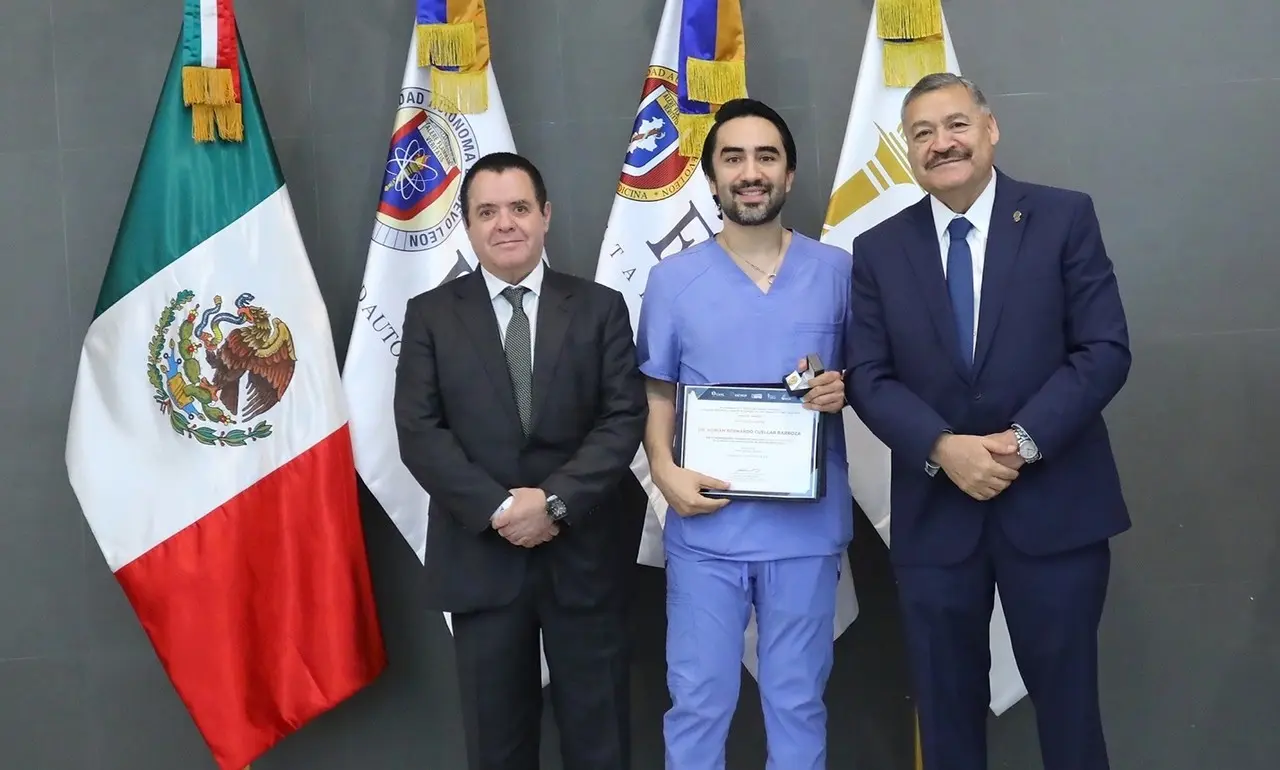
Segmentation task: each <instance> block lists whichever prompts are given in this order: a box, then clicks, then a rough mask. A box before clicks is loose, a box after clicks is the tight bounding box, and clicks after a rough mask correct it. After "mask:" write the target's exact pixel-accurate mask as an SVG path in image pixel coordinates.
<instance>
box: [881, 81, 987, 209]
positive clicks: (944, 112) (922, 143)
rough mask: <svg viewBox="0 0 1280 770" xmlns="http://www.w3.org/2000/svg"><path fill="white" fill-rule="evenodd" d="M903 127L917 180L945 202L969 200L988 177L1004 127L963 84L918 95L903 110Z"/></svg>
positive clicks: (983, 185) (975, 194)
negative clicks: (975, 99) (981, 105)
mask: <svg viewBox="0 0 1280 770" xmlns="http://www.w3.org/2000/svg"><path fill="white" fill-rule="evenodd" d="M902 128H903V131H904V132H905V133H906V136H907V144H908V147H909V151H908V156H909V158H910V160H911V171H912V172H913V173H914V174H915V177H916V180H917V181H918V182H919V183H920V186H921V187H922V188H924V190H925V191H926V192H928V193H930V194H932V195H934V196H935V197H937V198H939V199H940V200H942V201H943V202H944V203H947V204H948V205H951V201H952V200H961V201H965V200H967V201H968V202H969V203H971V202H972V201H973V200H974V199H975V198H976V197H977V195H978V193H979V192H981V191H982V189H983V188H984V187H985V186H986V184H987V182H988V181H989V180H990V178H991V169H992V166H993V165H994V162H995V146H996V144H997V143H998V142H999V141H1000V128H999V126H997V125H996V119H995V116H994V115H992V114H991V113H990V111H988V110H985V109H983V108H982V107H980V106H979V105H978V103H977V102H976V101H974V98H973V95H972V94H971V93H969V89H967V88H965V87H964V86H962V85H954V86H948V87H946V88H940V89H938V90H936V91H929V92H927V93H924V94H921V95H920V96H918V97H916V98H915V99H914V100H913V101H912V102H911V103H910V104H908V105H907V107H906V110H905V111H904V113H903V119H902ZM964 205H965V207H967V205H968V203H965V204H964ZM953 208H954V207H953Z"/></svg>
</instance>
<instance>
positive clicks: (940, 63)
mask: <svg viewBox="0 0 1280 770" xmlns="http://www.w3.org/2000/svg"><path fill="white" fill-rule="evenodd" d="M946 69H947V48H946V44H945V43H944V42H943V39H942V36H941V35H939V36H937V37H931V38H927V39H925V40H909V41H905V42H892V41H889V40H886V41H884V84H885V85H886V86H890V87H893V88H910V87H912V86H914V85H915V84H916V83H917V82H919V81H920V78H922V77H924V76H925V75H929V74H931V73H934V72H943V71H945V70H946Z"/></svg>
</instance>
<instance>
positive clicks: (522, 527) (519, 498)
mask: <svg viewBox="0 0 1280 770" xmlns="http://www.w3.org/2000/svg"><path fill="white" fill-rule="evenodd" d="M507 491H508V492H510V493H511V497H512V500H511V505H510V506H509V507H508V508H507V510H505V511H503V512H502V513H500V514H498V515H497V516H495V517H494V519H493V528H494V529H496V530H497V531H498V534H500V535H502V536H503V537H505V538H506V539H507V540H508V542H510V543H511V544H512V545H518V546H520V547H521V548H533V547H534V546H538V545H542V544H543V543H546V542H548V541H550V540H551V538H553V537H555V536H556V535H558V534H560V526H559V525H558V524H556V523H555V522H554V521H552V520H551V517H550V516H548V515H547V493H546V492H543V491H542V490H541V489H530V488H521V489H510V490H507Z"/></svg>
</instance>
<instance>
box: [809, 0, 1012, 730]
mask: <svg viewBox="0 0 1280 770" xmlns="http://www.w3.org/2000/svg"><path fill="white" fill-rule="evenodd" d="M904 5H907V6H921V5H924V6H929V5H930V3H929V1H928V0H925V1H924V2H921V0H906V2H905V3H904V2H903V0H897V1H896V2H895V1H894V0H890V1H889V2H887V3H886V2H884V0H880V2H877V3H876V6H875V12H874V13H873V14H872V18H871V23H870V25H869V27H868V29H867V37H866V43H865V45H864V48H863V53H862V63H861V65H860V66H859V68H858V80H857V85H856V86H855V87H854V93H853V104H852V107H851V108H850V111H849V122H848V125H847V127H846V128H845V137H844V145H843V147H842V148H841V152H840V161H839V163H838V165H837V167H836V177H835V183H834V186H833V189H832V193H831V198H830V202H829V204H828V207H827V214H826V221H825V223H824V224H823V227H822V238H821V239H822V241H823V242H824V243H830V244H834V245H836V246H839V247H841V248H843V249H852V245H853V240H854V238H856V237H857V236H858V235H860V234H861V233H863V232H865V231H866V230H869V229H870V228H872V227H874V226H875V225H877V224H879V223H880V222H882V221H884V220H885V219H888V218H889V217H891V216H893V215H894V214H896V213H898V212H899V211H901V210H903V209H904V208H906V207H907V206H910V205H911V204H913V203H915V202H916V201H918V200H920V198H921V196H922V195H924V191H923V190H922V189H921V188H920V186H919V185H918V184H917V183H916V180H915V178H914V177H913V176H912V173H911V167H910V165H909V164H908V162H907V142H906V139H905V137H904V136H903V132H902V126H901V117H900V116H901V110H902V100H903V99H904V98H905V97H906V95H907V91H908V90H909V88H910V86H911V85H913V84H914V83H915V81H917V80H918V79H919V77H922V76H923V75H925V74H928V73H929V72H934V71H942V70H946V71H949V72H953V73H956V74H959V73H960V67H959V65H958V64H957V62H956V55H955V49H954V48H953V47H952V44H951V35H950V32H949V31H948V29H947V26H946V20H945V19H944V18H943V15H942V9H941V7H939V5H938V2H937V0H932V6H931V7H932V9H933V11H934V15H933V16H932V19H931V21H926V24H929V23H931V24H932V25H934V26H933V27H932V28H926V29H925V30H924V32H925V33H926V35H925V36H922V38H923V39H920V40H911V41H909V42H901V43H893V42H890V43H886V42H885V41H884V40H882V39H881V30H880V29H879V27H878V20H879V19H880V18H881V13H882V12H884V13H885V17H886V18H885V19H884V20H885V21H886V22H888V24H889V25H892V23H893V22H894V21H895V16H894V14H893V13H892V12H893V11H895V10H897V9H898V8H901V7H903V6H904ZM902 19H903V17H901V16H898V17H897V20H902ZM883 33H884V35H885V36H886V37H891V38H897V39H903V38H910V37H913V36H914V35H913V34H911V33H912V30H910V29H907V30H884V31H883ZM844 414H845V443H846V445H847V447H848V454H849V484H850V487H851V488H852V489H853V496H854V499H855V500H857V502H858V506H859V507H860V508H861V509H862V510H863V511H864V512H865V513H866V515H867V518H868V519H870V520H871V523H872V524H874V525H875V528H876V531H877V532H879V533H880V537H881V538H882V539H883V540H884V542H885V544H886V545H891V544H890V543H889V513H890V509H891V502H890V500H889V449H888V447H886V446H885V445H884V444H883V443H881V442H880V440H879V439H877V438H876V437H875V436H874V435H872V433H871V431H870V430H868V429H867V427H866V426H865V425H863V423H862V421H861V420H859V419H858V417H857V415H856V414H855V413H854V411H853V410H852V409H845V412H844ZM1026 694H1027V690H1026V686H1025V685H1024V684H1023V682H1022V677H1021V675H1020V674H1019V673H1018V666H1017V663H1016V661H1015V660H1014V658H1013V646H1012V643H1011V642H1010V641H1009V629H1008V626H1007V625H1006V624H1005V619H1004V611H1003V609H1002V608H1001V605H1000V597H999V595H998V594H997V596H996V606H995V612H994V613H993V615H992V618H991V709H992V711H994V712H995V713H996V714H1000V713H1002V712H1004V711H1005V710H1006V709H1008V708H1009V707H1010V706H1012V705H1013V704H1015V703H1017V702H1018V701H1019V700H1021V699H1022V698H1023V696H1025V695H1026Z"/></svg>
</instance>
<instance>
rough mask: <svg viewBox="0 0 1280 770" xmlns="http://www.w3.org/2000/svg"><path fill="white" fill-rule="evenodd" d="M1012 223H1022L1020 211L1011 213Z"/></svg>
mask: <svg viewBox="0 0 1280 770" xmlns="http://www.w3.org/2000/svg"><path fill="white" fill-rule="evenodd" d="M1013 221H1015V222H1021V221H1022V212H1021V211H1015V212H1013Z"/></svg>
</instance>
